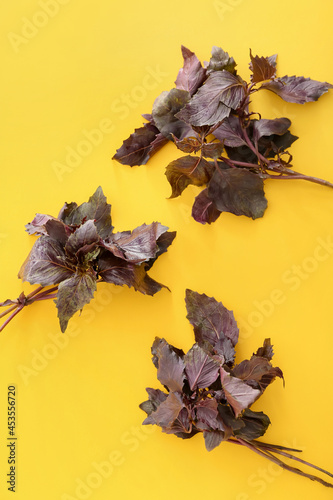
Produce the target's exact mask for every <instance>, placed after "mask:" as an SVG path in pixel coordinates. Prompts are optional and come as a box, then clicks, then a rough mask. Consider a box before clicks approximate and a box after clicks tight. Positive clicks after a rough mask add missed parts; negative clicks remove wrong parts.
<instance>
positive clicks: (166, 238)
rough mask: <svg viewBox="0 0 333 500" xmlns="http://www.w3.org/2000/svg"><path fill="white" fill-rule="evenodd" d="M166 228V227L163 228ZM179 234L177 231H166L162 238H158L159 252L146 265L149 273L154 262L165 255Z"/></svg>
mask: <svg viewBox="0 0 333 500" xmlns="http://www.w3.org/2000/svg"><path fill="white" fill-rule="evenodd" d="M162 227H165V226H162ZM176 234H177V232H176V231H166V232H165V233H162V234H161V236H159V237H158V240H157V248H158V250H157V252H156V255H155V257H154V258H152V259H150V260H149V261H148V262H147V264H146V269H147V271H148V270H149V269H150V268H151V267H152V266H153V264H154V262H155V261H156V259H158V257H159V256H160V255H162V254H163V253H165V252H166V251H167V250H168V248H169V246H170V245H171V243H172V242H173V240H174V239H175V237H176Z"/></svg>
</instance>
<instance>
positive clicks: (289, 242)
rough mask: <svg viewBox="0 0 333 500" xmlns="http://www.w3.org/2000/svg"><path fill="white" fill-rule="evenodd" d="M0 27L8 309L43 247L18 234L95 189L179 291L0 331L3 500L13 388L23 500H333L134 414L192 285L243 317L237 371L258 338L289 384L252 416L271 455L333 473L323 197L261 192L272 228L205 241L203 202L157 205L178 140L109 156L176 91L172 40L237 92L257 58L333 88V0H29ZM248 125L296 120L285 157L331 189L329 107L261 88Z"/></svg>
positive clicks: (287, 185)
mask: <svg viewBox="0 0 333 500" xmlns="http://www.w3.org/2000/svg"><path fill="white" fill-rule="evenodd" d="M51 4H52V5H53V10H52V8H51V7H52V6H51ZM45 5H48V7H46V9H48V12H49V13H48V14H45ZM43 6H44V7H43ZM0 11H1V12H0V33H1V47H2V48H1V53H2V54H1V66H2V68H1V69H2V71H1V73H2V77H1V120H0V127H1V131H0V137H1V144H2V145H1V152H0V155H1V172H2V174H1V183H0V186H1V187H0V189H1V195H0V203H1V209H0V210H1V211H0V213H1V223H0V259H1V260H0V262H1V284H0V300H5V299H6V298H16V297H17V296H18V295H19V294H20V292H21V291H22V290H25V291H26V292H27V293H28V292H29V291H31V290H32V287H30V286H29V285H28V284H24V285H22V283H21V282H20V280H18V279H17V272H18V269H19V267H20V265H21V263H22V262H23V261H24V259H25V257H26V255H27V254H28V252H29V250H30V248H31V247H32V245H33V241H34V237H31V236H28V234H27V233H25V231H24V225H25V224H26V223H27V222H29V221H31V220H32V218H33V217H34V214H35V213H36V212H40V213H48V214H52V215H57V213H58V211H59V209H60V208H61V206H62V205H63V203H64V202H65V201H68V202H70V201H76V202H78V203H82V202H84V201H86V200H87V199H88V197H89V196H90V195H91V194H92V193H93V192H94V191H95V189H96V188H97V186H98V185H101V186H102V188H103V190H104V192H105V194H106V196H107V198H108V201H109V202H110V203H111V204H112V216H113V224H114V226H115V230H117V231H118V230H119V231H121V230H127V229H133V228H135V227H136V226H138V225H140V224H142V223H143V222H146V223H150V222H152V221H154V220H158V221H160V222H161V223H162V224H165V225H167V226H169V228H170V229H171V230H176V231H177V233H178V234H177V237H176V239H175V241H174V243H173V245H172V246H171V247H170V249H169V251H168V253H167V254H165V255H163V256H162V257H161V258H160V259H159V260H158V261H157V262H156V264H155V265H154V267H153V269H152V271H151V276H152V277H153V278H155V279H157V280H159V281H161V282H162V283H164V284H166V285H168V286H169V287H170V289H171V293H169V292H168V291H167V290H163V291H161V292H159V293H158V294H157V295H156V296H155V297H147V296H144V295H141V294H139V293H137V292H135V291H134V290H132V289H128V288H125V287H124V288H120V287H115V286H111V285H105V284H104V285H99V287H98V291H97V293H96V294H95V299H94V300H93V301H92V302H91V304H90V305H88V306H87V307H85V308H84V312H83V314H82V315H81V317H79V315H76V316H75V317H74V318H73V319H72V320H71V321H70V328H69V330H68V332H67V333H66V334H65V335H62V334H60V330H59V326H58V319H57V315H56V308H55V305H54V304H53V303H52V302H51V301H50V302H49V303H48V302H43V303H38V304H34V305H33V306H32V307H29V308H27V309H26V310H24V311H23V312H22V313H20V314H19V315H18V316H17V317H16V318H15V319H14V321H13V322H12V323H11V324H10V325H9V326H8V327H7V328H6V329H5V330H4V332H2V333H1V335H0V376H1V378H0V436H1V441H0V498H1V499H4V500H5V499H7V498H13V494H12V493H11V492H8V491H7V484H6V474H7V472H8V464H7V455H8V449H7V448H6V437H7V425H6V424H7V404H6V397H7V386H8V384H15V385H16V388H17V436H18V442H17V492H16V494H15V498H16V499H17V500H46V499H47V500H69V499H71V500H73V498H75V499H82V498H89V499H92V500H104V499H120V500H122V499H127V498H131V499H146V500H152V499H155V498H159V499H160V500H167V499H170V498H177V499H178V498H193V499H200V498H202V497H203V496H205V497H207V498H208V497H211V498H228V499H231V500H249V499H251V500H252V499H253V500H254V499H269V500H280V499H281V498H294V497H296V495H297V497H298V498H302V499H304V500H312V499H313V498H316V500H324V499H328V498H332V490H329V489H326V488H324V487H323V486H321V485H320V484H317V483H312V482H311V481H309V480H307V479H305V478H301V477H299V476H296V475H293V474H291V473H289V472H286V471H285V472H284V471H282V470H280V469H277V467H275V466H271V465H270V463H269V462H268V461H265V460H264V459H262V458H261V457H259V456H257V455H255V454H253V453H251V452H250V451H248V450H246V449H244V448H241V447H236V446H233V445H232V444H228V443H223V444H222V445H221V446H220V447H219V448H217V449H215V450H214V451H212V452H211V453H208V452H207V451H206V450H205V447H204V442H203V438H202V436H200V435H198V436H196V437H195V438H193V439H191V440H188V441H183V440H180V439H177V438H176V437H174V436H169V435H166V434H163V433H162V432H161V431H160V429H157V428H156V429H154V428H150V427H148V426H147V427H144V428H143V427H141V422H142V420H143V418H144V413H143V412H142V411H141V410H140V409H139V408H138V405H139V403H141V402H142V401H143V400H145V399H146V393H145V387H147V386H148V387H158V386H159V385H158V383H157V379H156V370H155V368H154V366H153V364H152V363H151V359H150V358H151V355H150V346H151V344H152V342H153V340H154V337H155V335H158V336H160V337H165V338H166V339H167V340H168V341H169V342H171V343H173V344H175V345H176V346H178V347H180V348H183V349H184V350H187V349H189V348H190V346H191V345H192V343H193V331H192V328H191V327H190V325H189V323H188V322H187V320H186V317H185V316H186V310H185V304H184V295H185V289H186V288H191V289H193V290H196V291H198V292H200V293H206V294H207V295H210V296H214V297H215V298H216V299H218V300H221V301H222V302H223V303H224V305H225V306H226V307H228V308H229V309H233V310H234V313H235V316H236V319H237V320H238V323H239V326H240V329H241V341H240V343H239V346H238V354H237V359H238V360H242V359H244V358H245V357H249V356H250V355H251V354H252V352H253V351H255V350H256V349H257V347H259V346H260V345H261V344H262V341H263V340H264V338H265V337H271V339H272V342H273V344H274V346H275V356H274V359H273V361H274V363H275V364H276V365H277V366H279V367H281V369H282V370H283V372H284V375H285V380H286V386H285V388H283V385H282V382H281V381H280V380H277V381H276V382H275V383H274V384H273V385H272V386H271V387H269V388H268V389H267V391H266V392H265V394H264V395H263V397H262V398H261V399H260V400H259V401H258V402H257V403H256V404H255V405H254V407H253V408H254V409H255V410H258V411H260V410H262V411H264V412H265V413H267V414H268V415H269V417H270V419H271V422H272V425H271V426H270V428H269V430H268V431H267V433H266V436H265V438H264V440H266V441H267V442H273V443H276V444H284V445H287V446H294V447H295V446H296V447H300V448H302V449H303V450H304V453H303V454H302V455H303V457H302V458H304V459H306V460H309V461H312V462H313V463H316V464H317V465H320V466H322V467H324V468H326V469H330V470H331V471H333V461H332V452H331V447H332V444H333V443H332V408H333V400H332V384H333V377H332V368H331V365H332V361H331V360H332V352H333V350H332V349H333V342H332V330H333V328H332V327H333V319H332V290H333V284H332V271H333V256H332V248H331V247H329V249H328V250H327V249H326V250H325V247H323V244H324V245H325V244H327V243H328V244H329V243H330V242H331V240H332V239H333V221H332V212H333V191H332V190H330V189H329V188H325V187H322V186H318V185H315V184H310V183H306V182H303V181H290V182H288V181H284V182H278V181H271V182H267V183H266V185H265V192H266V196H267V198H268V209H267V212H266V214H265V216H264V218H263V219H259V220H256V221H252V220H250V219H247V218H245V217H235V216H233V215H230V214H223V215H222V216H221V217H220V218H219V219H218V221H217V222H216V223H214V224H213V225H211V226H208V225H207V226H203V225H200V224H198V223H196V222H195V221H194V220H193V219H192V218H191V217H190V210H191V206H192V203H193V200H194V196H195V195H196V194H197V193H198V192H199V191H200V189H199V188H191V187H189V188H188V189H187V190H186V191H185V192H184V193H183V195H182V196H181V197H180V198H178V199H175V200H168V199H167V197H168V196H169V195H170V192H171V189H170V186H169V185H168V183H167V180H166V178H165V175H164V168H165V166H166V165H167V164H168V162H170V161H171V160H173V159H175V158H177V155H178V154H179V153H178V152H177V150H176V148H175V147H174V145H173V144H169V145H167V146H166V147H165V148H164V149H163V150H162V151H160V152H159V153H158V154H156V155H155V156H154V157H153V159H152V160H151V161H150V162H149V163H148V165H146V166H141V167H135V168H133V169H131V168H130V167H127V166H122V165H120V164H119V163H117V162H113V161H112V160H111V157H112V156H113V154H114V153H115V150H116V148H118V147H120V145H121V144H122V141H123V139H125V138H127V137H128V136H129V135H130V133H132V131H133V129H134V128H135V127H139V126H141V124H142V122H143V120H142V119H141V117H140V114H142V113H149V112H150V111H151V108H152V104H153V101H154V99H155V97H156V96H157V95H159V93H160V92H162V91H163V90H169V89H170V88H172V87H173V82H174V80H175V78H176V75H177V72H178V69H179V68H180V67H181V66H182V57H181V53H180V45H181V44H184V45H185V46H187V47H189V48H190V49H191V50H192V51H194V52H196V54H197V56H198V57H199V59H200V60H209V57H210V51H211V47H212V46H213V45H218V46H222V47H223V48H224V50H226V51H228V52H229V54H230V55H232V56H233V57H234V58H235V60H236V62H237V63H238V71H239V74H240V75H242V76H243V77H244V78H248V77H249V69H248V59H249V48H250V47H251V48H252V51H253V53H254V54H258V55H267V56H268V55H272V54H274V53H278V74H279V75H280V76H283V75H285V74H287V75H294V74H296V75H298V76H300V75H303V76H306V77H311V78H313V79H317V80H321V81H325V80H326V81H330V82H333V66H332V56H333V53H332V39H331V19H332V14H333V7H332V3H331V2H329V1H328V0H316V2H314V1H310V0H302V1H294V2H291V1H290V0H288V1H287V0H280V2H268V1H266V0H251V1H250V0H225V1H223V0H222V1H220V2H216V1H213V0H209V1H207V2H203V1H199V0H192V1H191V2H189V1H183V2H182V1H179V0H178V1H175V0H171V1H168V2H164V3H161V2H157V1H156V0H142V1H141V2H138V1H134V0H131V1H126V0H123V1H121V2H114V1H106V0H104V1H97V2H90V1H88V0H80V1H78V0H62V1H61V2H60V0H54V1H53V2H51V0H50V2H49V3H48V2H47V1H46V0H44V3H43V1H40V2H38V1H35V0H22V1H20V2H12V3H8V2H2V5H1V8H0ZM43 13H44V14H43ZM31 23H32V24H31ZM20 37H21V38H20ZM152 72H155V73H153V74H155V77H148V76H147V75H151V74H152ZM126 96H127V97H126ZM128 96H129V97H128ZM253 109H255V110H256V111H259V112H261V113H262V116H263V117H266V118H275V117H279V116H288V117H290V118H291V120H292V129H291V131H292V133H294V134H295V135H298V136H299V137H300V139H299V140H298V141H297V142H296V143H295V144H294V145H293V146H292V148H291V151H292V153H293V155H294V162H293V164H294V168H295V170H298V171H301V172H303V173H307V174H312V175H316V176H318V177H322V178H326V179H328V180H331V181H333V170H332V159H331V157H332V155H331V144H332V119H331V117H332V113H333V93H332V91H331V92H330V93H329V94H325V95H324V96H323V97H322V98H321V99H320V100H319V101H318V102H317V103H309V104H306V105H304V106H300V105H296V104H288V103H285V102H284V101H282V100H281V99H280V98H278V97H277V96H275V95H273V94H272V93H269V92H266V93H264V92H262V94H261V95H256V96H255V99H254V103H253ZM111 123H112V125H111ZM100 127H102V129H103V132H102V139H101V136H99V138H100V140H99V144H96V145H92V146H91V148H90V150H89V147H88V149H87V150H86V153H85V155H82V154H81V157H80V158H79V160H77V165H76V166H73V165H72V166H71V165H67V170H65V171H64V172H62V174H59V170H58V169H57V167H56V165H58V166H59V164H60V163H61V164H63V165H66V155H67V153H68V151H69V149H68V148H73V149H74V150H77V149H78V148H79V149H80V147H81V152H82V141H84V140H86V136H85V133H87V132H91V131H92V130H93V129H97V128H100ZM95 142H98V141H95ZM80 145H81V146H80ZM83 148H84V146H83ZM57 162H58V163H57ZM57 172H58V173H57ZM323 242H324V243H323ZM318 252H319V253H318ZM318 256H320V257H319V258H318ZM324 257H325V258H324ZM295 266H296V267H295ZM297 266H298V267H297ZM297 269H300V270H301V272H302V277H301V278H299V280H298V281H297V280H296V279H295V272H299V271H297ZM276 297H279V302H280V303H275V304H274V303H273V300H275V301H276ZM98 470H99V472H98ZM103 474H104V476H103ZM83 485H85V486H83ZM89 485H90V486H89Z"/></svg>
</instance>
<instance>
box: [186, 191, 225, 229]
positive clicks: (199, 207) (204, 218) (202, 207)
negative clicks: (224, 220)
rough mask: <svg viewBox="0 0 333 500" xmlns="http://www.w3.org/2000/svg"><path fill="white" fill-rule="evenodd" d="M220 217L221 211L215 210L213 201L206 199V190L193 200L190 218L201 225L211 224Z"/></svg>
mask: <svg viewBox="0 0 333 500" xmlns="http://www.w3.org/2000/svg"><path fill="white" fill-rule="evenodd" d="M220 215H221V211H220V210H218V209H217V208H216V205H215V203H214V202H213V200H211V199H210V198H208V188H206V189H204V190H203V191H201V193H200V194H198V196H196V198H195V200H194V204H193V207H192V217H193V219H194V220H196V221H197V222H200V223H201V224H206V223H208V224H211V223H212V222H215V221H216V219H218V217H219V216H220Z"/></svg>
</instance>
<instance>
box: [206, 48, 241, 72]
mask: <svg viewBox="0 0 333 500" xmlns="http://www.w3.org/2000/svg"><path fill="white" fill-rule="evenodd" d="M235 67H236V63H235V61H234V58H233V57H229V54H228V52H224V50H223V49H221V47H216V46H214V47H213V48H212V57H211V58H210V61H209V63H208V65H207V73H208V74H209V73H212V72H213V71H222V70H226V71H229V72H230V73H234V74H235V73H236V71H235Z"/></svg>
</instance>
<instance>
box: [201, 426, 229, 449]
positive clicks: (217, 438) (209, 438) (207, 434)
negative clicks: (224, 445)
mask: <svg viewBox="0 0 333 500" xmlns="http://www.w3.org/2000/svg"><path fill="white" fill-rule="evenodd" d="M203 435H204V439H205V446H206V450H207V451H212V450H213V449H214V448H216V447H217V446H218V445H219V444H221V442H222V441H223V440H224V432H223V431H204V433H203Z"/></svg>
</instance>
